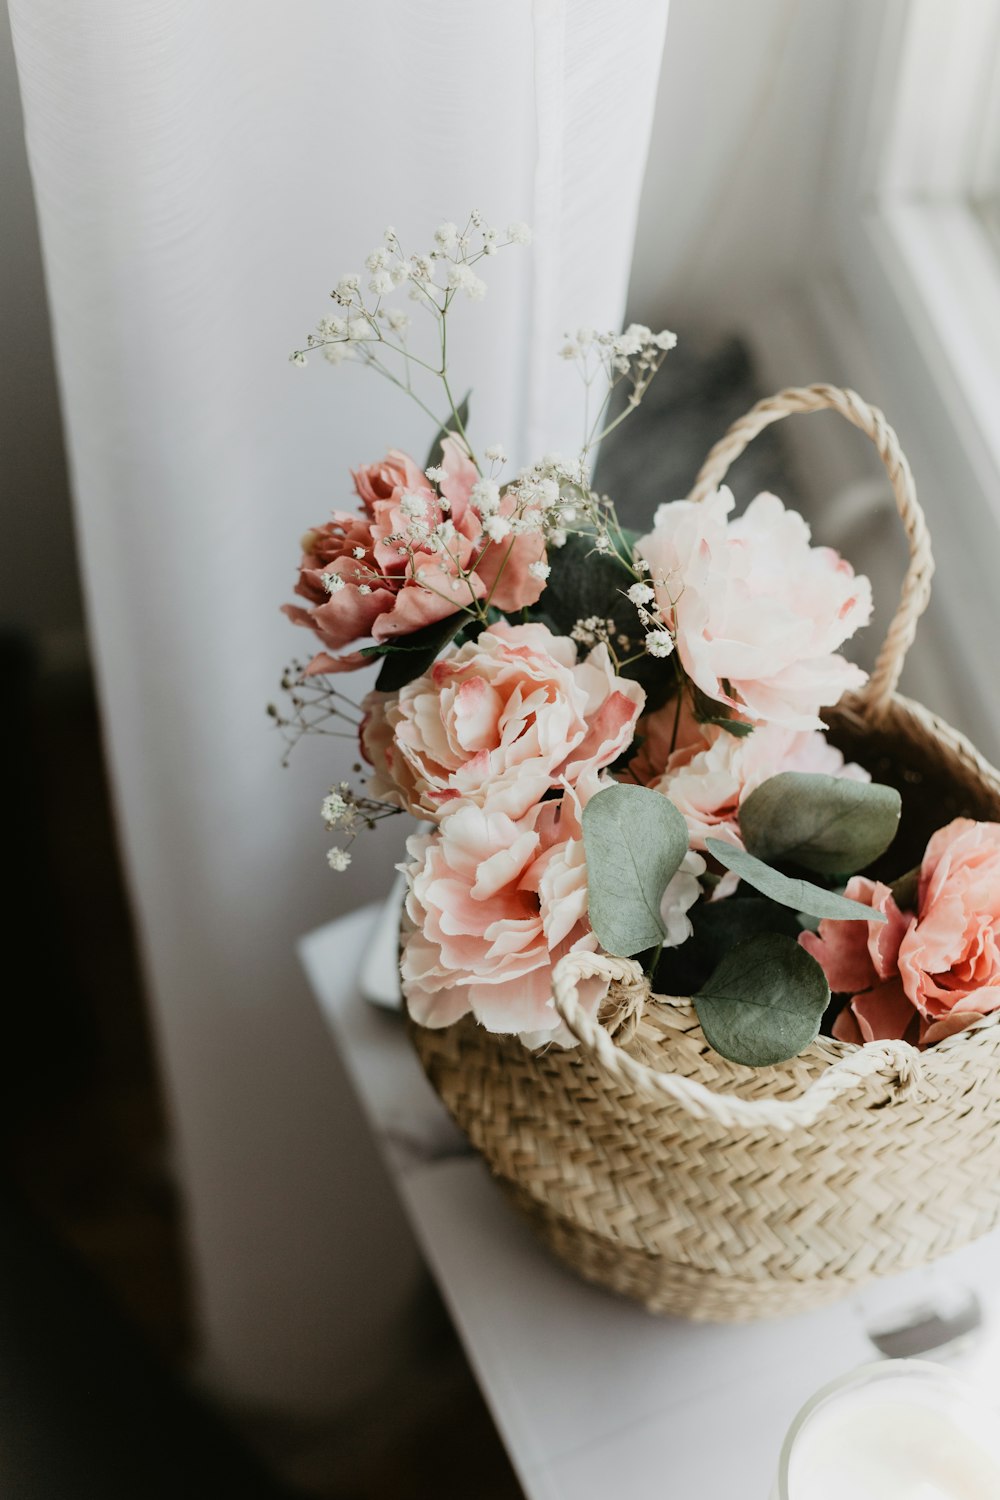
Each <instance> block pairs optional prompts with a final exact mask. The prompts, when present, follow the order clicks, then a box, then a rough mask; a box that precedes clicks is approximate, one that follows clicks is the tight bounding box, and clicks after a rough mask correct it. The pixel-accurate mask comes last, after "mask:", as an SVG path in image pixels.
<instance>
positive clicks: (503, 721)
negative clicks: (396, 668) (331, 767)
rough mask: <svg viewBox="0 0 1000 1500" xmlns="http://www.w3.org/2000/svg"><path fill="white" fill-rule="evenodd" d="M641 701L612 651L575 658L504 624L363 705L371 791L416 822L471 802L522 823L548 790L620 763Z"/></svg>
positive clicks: (568, 646)
mask: <svg viewBox="0 0 1000 1500" xmlns="http://www.w3.org/2000/svg"><path fill="white" fill-rule="evenodd" d="M644 701H645V695H644V693H643V690H642V688H641V687H639V685H638V684H637V683H634V682H629V681H628V680H627V679H625V678H622V677H618V676H617V675H616V674H615V671H614V668H613V666H612V664H611V658H610V656H609V655H608V649H607V647H606V646H605V645H600V646H596V647H595V648H594V650H593V651H591V652H590V654H589V656H587V657H586V658H585V660H583V661H580V662H578V661H577V653H576V646H575V645H574V644H573V642H572V641H571V640H570V639H569V638H568V637H567V636H558V635H553V634H552V632H551V631H550V630H549V629H548V628H547V627H546V626H545V625H538V624H532V625H508V624H505V623H503V622H501V623H499V624H497V625H492V626H490V627H489V629H487V630H484V631H483V632H482V634H481V635H480V636H479V638H478V639H477V640H475V641H469V642H468V643H467V644H466V645H464V646H461V647H459V648H458V649H457V650H452V651H450V652H448V653H447V654H445V655H444V656H442V657H441V658H440V659H439V660H438V661H436V662H435V663H434V665H433V667H432V668H431V670H430V671H429V672H428V673H427V674H426V675H425V676H423V677H418V678H416V679H415V681H413V682H411V683H408V684H407V685H406V687H404V688H403V689H402V690H401V691H400V692H399V693H398V694H396V695H393V696H390V697H388V698H386V697H384V696H382V695H380V694H378V695H371V696H370V697H369V698H368V699H367V700H366V702H365V705H364V706H365V708H366V710H367V713H366V718H365V722H364V723H363V725H362V730H361V743H362V749H363V751H364V753H365V755H366V756H367V758H368V760H369V761H370V763H371V764H372V766H373V767H374V772H373V775H372V777H371V778H370V780H369V789H370V790H371V792H372V794H373V795H374V796H377V797H381V798H383V799H384V800H386V801H391V802H395V803H397V804H398V805H399V806H402V807H405V808H407V809H408V810H409V811H410V812H412V813H413V814H415V816H417V817H425V818H426V817H430V818H433V819H438V818H440V817H441V816H442V815H443V814H444V813H449V814H450V813H451V812H452V811H453V810H454V809H455V808H457V807H460V806H463V805H464V804H466V803H474V804H475V805H476V806H479V807H486V808H487V809H488V810H489V811H490V812H495V813H503V814H505V815H506V816H507V817H508V818H519V817H521V816H522V815H523V814H524V813H526V812H527V811H528V809H529V808H531V807H533V806H534V805H535V803H537V802H540V801H541V799H542V797H543V796H544V795H545V793H546V792H547V791H548V790H549V789H550V788H551V787H553V786H555V785H557V784H558V783H560V782H567V783H570V784H574V783H575V782H576V781H577V780H578V779H579V778H580V777H581V776H582V775H584V774H585V773H589V772H592V771H600V770H602V769H603V768H604V767H605V766H608V765H610V764H611V762H612V761H614V760H616V759H617V758H618V756H619V755H621V754H622V753H623V751H625V750H626V749H627V748H628V746H629V744H630V743H631V740H632V736H633V733H634V730H635V723H636V719H637V718H638V716H639V713H640V712H641V710H642V706H643V703H644Z"/></svg>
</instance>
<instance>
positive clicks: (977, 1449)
mask: <svg viewBox="0 0 1000 1500" xmlns="http://www.w3.org/2000/svg"><path fill="white" fill-rule="evenodd" d="M783 1467H784V1473H783V1475H782V1478H783V1481H784V1490H783V1492H782V1500H847V1497H850V1500H1000V1414H996V1413H991V1412H987V1411H984V1409H983V1408H982V1407H981V1406H980V1405H979V1403H978V1400H977V1398H976V1397H975V1394H974V1393H973V1392H972V1391H968V1392H966V1391H965V1390H964V1389H963V1387H962V1385H961V1383H960V1382H958V1381H957V1380H955V1378H954V1377H953V1376H951V1375H950V1374H949V1372H948V1371H946V1370H941V1369H938V1368H936V1367H933V1366H928V1365H915V1363H914V1362H901V1364H900V1365H899V1366H897V1367H895V1368H894V1367H893V1366H892V1365H891V1364H890V1365H888V1366H883V1367H880V1368H878V1369H877V1370H876V1372H875V1373H874V1375H873V1377H872V1378H870V1379H861V1380H859V1381H854V1382H849V1383H847V1384H845V1385H843V1386H842V1387H841V1388H840V1389H834V1390H833V1391H831V1392H830V1393H828V1394H827V1395H826V1396H825V1398H824V1399H822V1400H820V1401H818V1402H817V1404H816V1406H815V1409H814V1410H812V1411H811V1412H810V1413H809V1415H808V1419H807V1420H805V1421H803V1422H802V1424H801V1426H800V1428H799V1430H798V1432H797V1433H796V1435H795V1439H794V1442H793V1443H792V1444H791V1446H790V1449H789V1451H788V1452H787V1453H786V1456H785V1461H784V1465H783Z"/></svg>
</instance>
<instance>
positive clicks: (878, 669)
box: [688, 385, 934, 722]
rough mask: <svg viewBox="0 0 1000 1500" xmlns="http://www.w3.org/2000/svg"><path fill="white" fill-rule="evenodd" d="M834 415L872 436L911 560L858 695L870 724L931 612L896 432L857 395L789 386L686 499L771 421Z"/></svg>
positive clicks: (927, 551) (915, 508)
mask: <svg viewBox="0 0 1000 1500" xmlns="http://www.w3.org/2000/svg"><path fill="white" fill-rule="evenodd" d="M811 411H836V412H839V413H840V415H841V416H842V417H844V418H845V419H846V420H847V421H848V422H850V423H852V424H853V426H855V427H857V428H859V429H860V430H861V431H862V432H863V433H864V434H865V435H866V437H869V438H871V440H872V442H873V443H874V445H875V448H876V449H877V451H878V455H879V458H881V460H882V462H883V464H884V465H885V468H886V473H887V474H888V475H889V480H890V482H891V484H892V492H893V494H894V495H895V497H896V509H897V510H898V512H899V518H900V520H901V521H902V523H903V529H904V531H905V532H906V540H907V543H908V544H909V549H910V561H909V566H908V567H907V570H906V577H905V578H904V580H903V588H902V592H901V594H900V599H899V606H898V608H897V610H896V614H895V616H894V618H893V621H892V624H891V625H890V626H889V630H888V633H887V634H886V638H885V640H884V642H883V643H882V649H881V650H880V651H879V654H878V657H877V659H876V662H875V668H874V670H873V672H872V674H871V677H870V678H869V680H868V682H867V684H866V685H865V687H864V688H863V689H862V691H861V693H860V694H859V695H858V697H859V701H860V702H862V703H863V704H864V706H865V713H866V717H867V718H868V719H869V722H875V721H876V720H878V719H880V718H881V717H882V715H883V714H884V713H885V712H886V710H887V709H888V707H889V703H890V700H891V698H892V694H893V691H894V689H895V687H896V684H897V683H898V681H899V674H900V672H901V671H902V669H903V662H904V660H905V658H906V653H907V651H908V650H909V648H910V646H911V645H912V644H913V637H914V634H915V633H916V628H917V621H918V620H919V618H920V616H921V615H922V614H923V612H924V610H925V609H926V608H927V600H928V599H929V597H930V591H931V576H932V574H933V572H934V559H933V557H932V555H931V540H930V534H929V533H928V530H927V524H926V522H925V520H924V513H923V511H922V510H921V508H920V505H919V502H918V501H917V491H916V486H915V484H914V482H913V474H912V472H911V470H910V465H909V463H908V461H907V458H906V455H905V454H904V452H903V450H902V448H901V447H900V446H899V439H898V438H897V436H896V434H895V432H894V431H893V429H892V428H891V427H890V426H889V423H888V422H887V421H886V419H885V417H884V416H883V414H882V413H881V412H880V411H879V409H878V407H877V406H869V405H868V403H867V401H862V399H861V397H860V396H859V395H858V394H857V392H856V391H851V390H842V389H841V388H840V387H839V386H835V385H808V386H790V387H789V388H788V389H787V390H784V391H779V392H778V394H777V395H776V396H768V397H767V398H766V399H765V400H763V401H758V402H757V405H756V406H754V407H752V408H751V409H750V411H748V412H747V414H746V416H744V417H740V419H739V420H738V421H736V422H734V423H733V425H732V426H731V427H730V429H729V431H728V432H727V433H726V435H725V436H724V437H723V438H721V439H720V440H719V442H717V443H716V445H715V447H714V448H713V449H712V450H711V452H710V453H709V455H708V457H707V458H706V460H705V462H704V464H703V465H702V467H701V469H700V471H699V473H698V477H697V479H696V480H695V483H694V488H693V489H692V491H691V494H690V495H689V496H688V498H689V499H690V500H692V501H700V500H703V499H704V498H705V496H706V495H708V494H711V492H712V491H713V490H716V489H718V487H719V485H720V484H721V483H722V481H723V480H724V479H725V477H726V474H727V473H728V471H729V467H730V465H731V464H732V463H734V462H735V460H736V459H737V458H739V456H740V454H741V453H742V452H743V450H744V449H745V448H746V447H747V445H748V444H749V443H750V442H751V440H752V439H753V438H755V437H756V436H757V434H758V433H759V432H762V431H763V430H764V428H765V427H769V426H770V425H771V423H772V422H778V421H780V420H781V418H782V417H788V416H793V415H794V414H795V413H797V412H811Z"/></svg>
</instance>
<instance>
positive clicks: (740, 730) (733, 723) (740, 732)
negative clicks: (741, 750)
mask: <svg viewBox="0 0 1000 1500" xmlns="http://www.w3.org/2000/svg"><path fill="white" fill-rule="evenodd" d="M699 723H701V724H717V725H718V726H719V728H720V729H724V730H725V731H726V733H727V734H732V735H735V737H736V738H737V739H738V740H742V739H746V737H747V735H748V734H753V725H752V724H747V723H745V722H744V721H743V719H718V718H711V719H700V720H699Z"/></svg>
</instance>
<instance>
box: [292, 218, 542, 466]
mask: <svg viewBox="0 0 1000 1500" xmlns="http://www.w3.org/2000/svg"><path fill="white" fill-rule="evenodd" d="M530 242H531V230H530V229H529V228H528V226H527V225H526V224H522V223H519V222H517V223H513V224H509V225H508V226H507V229H506V231H503V232H501V231H500V230H498V229H495V228H494V227H493V226H492V225H490V224H487V222H486V221H485V219H484V218H483V215H482V214H481V213H480V212H479V210H478V209H473V210H472V212H471V213H470V214H469V216H468V218H467V220H466V222H465V225H464V227H462V228H459V227H458V225H457V224H453V223H452V222H451V221H447V222H445V223H443V224H439V225H438V227H437V229H436V230H435V231H434V237H433V243H432V245H431V247H430V248H429V249H428V250H426V251H422V252H418V253H416V254H410V253H408V252H407V251H406V250H405V249H404V248H403V244H402V242H401V240H400V238H399V235H398V234H397V233H396V230H395V229H394V228H393V227H392V226H391V225H390V226H389V227H388V228H387V229H386V231H385V233H384V235H383V237H382V243H381V244H380V245H376V246H375V248H374V249H373V250H372V251H370V253H369V254H368V255H367V256H366V258H365V263H364V274H363V273H361V272H349V273H348V274H346V275H344V276H342V277H341V278H340V280H339V281H338V282H337V285H336V286H335V287H334V289H333V291H332V292H331V293H330V296H331V297H332V298H333V300H334V302H335V303H336V304H337V307H338V309H339V313H338V315H337V316H334V317H327V318H321V319H320V321H319V324H318V325H317V328H316V330H315V332H313V333H310V334H309V336H308V337H307V339H306V342H305V345H304V347H303V348H300V349H295V350H293V351H292V353H291V355H290V356H289V357H290V359H291V361H292V363H293V364H296V365H305V364H307V363H308V356H309V354H310V353H312V352H314V351H317V352H321V353H322V354H323V356H324V358H325V359H327V360H328V361H329V362H330V363H331V364H340V363H342V362H343V361H344V360H347V359H353V360H355V361H357V362H359V363H361V364H363V365H367V366H368V368H369V369H372V370H375V371H376V372H377V373H378V374H380V375H382V376H384V377H385V378H386V379H387V380H388V381H389V382H390V383H391V384H392V385H395V386H397V387H398V388H399V389H400V390H402V391H404V392H405V393H406V394H407V395H408V396H410V397H411V399H412V400H414V401H415V402H416V403H417V405H418V406H419V407H420V408H421V410H422V411H424V412H425V413H426V414H427V415H428V416H429V417H431V418H432V420H433V421H434V422H435V424H436V426H437V427H442V426H445V425H447V426H449V427H451V428H452V430H454V431H456V432H457V433H458V434H459V436H460V437H461V438H462V439H463V441H464V442H465V444H466V446H467V447H468V449H469V456H470V457H471V458H472V461H473V462H474V463H475V464H476V467H477V468H479V467H480V466H479V463H478V460H477V459H476V456H475V453H474V451H473V449H472V446H471V444H470V443H469V441H468V435H467V433H466V431H465V424H464V422H463V419H462V414H461V408H460V407H459V405H458V404H457V403H456V401H455V399H454V396H453V395H452V391H451V386H450V383H449V378H448V374H449V372H448V315H449V313H450V311H451V308H452V304H453V303H454V301H455V299H456V297H458V296H459V295H462V296H464V297H467V298H469V300H470V301H473V302H479V301H481V300H482V299H483V297H485V295H486V291H487V284H486V282H485V281H484V279H483V278H482V276H480V275H479V273H478V271H477V270H476V269H475V267H476V266H478V265H479V264H480V262H481V261H483V260H486V259H489V258H490V257H491V256H493V255H496V254H497V252H498V251H500V250H504V249H506V248H507V247H508V246H510V245H527V244H530ZM404 286H405V287H406V288H407V290H408V293H409V296H410V298H411V300H412V301H413V302H415V303H416V304H417V305H418V306H419V307H420V308H422V309H423V310H424V311H425V312H427V313H428V314H429V315H430V317H431V318H432V319H433V321H434V322H435V323H436V324H437V338H436V349H435V351H434V353H433V354H431V355H430V356H429V357H427V358H425V357H423V356H422V355H420V354H417V353H416V352H415V351H414V350H413V349H412V348H411V347H410V344H409V341H408V334H409V328H410V318H409V316H408V315H407V314H406V313H405V312H403V311H402V309H400V308H397V307H389V306H386V305H385V303H386V299H387V298H389V297H390V296H391V295H392V294H393V293H394V292H395V291H397V290H398V289H399V288H401V287H404ZM387 356H388V357H390V358H391V360H392V363H391V364H390V363H387ZM416 371H423V372H424V373H425V374H426V375H427V376H430V377H433V378H434V379H436V380H438V381H439V382H440V384H441V389H442V391H443V394H444V397H445V399H446V401H447V403H448V407H449V414H448V418H447V421H446V422H445V423H442V422H441V421H440V420H439V419H438V418H437V417H436V416H435V415H434V412H433V411H432V410H431V408H430V406H429V405H428V404H427V402H426V401H425V400H424V397H423V395H421V394H420V393H418V391H417V390H416V389H415V387H414V376H415V372H416ZM480 472H482V471H481V470H480Z"/></svg>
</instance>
